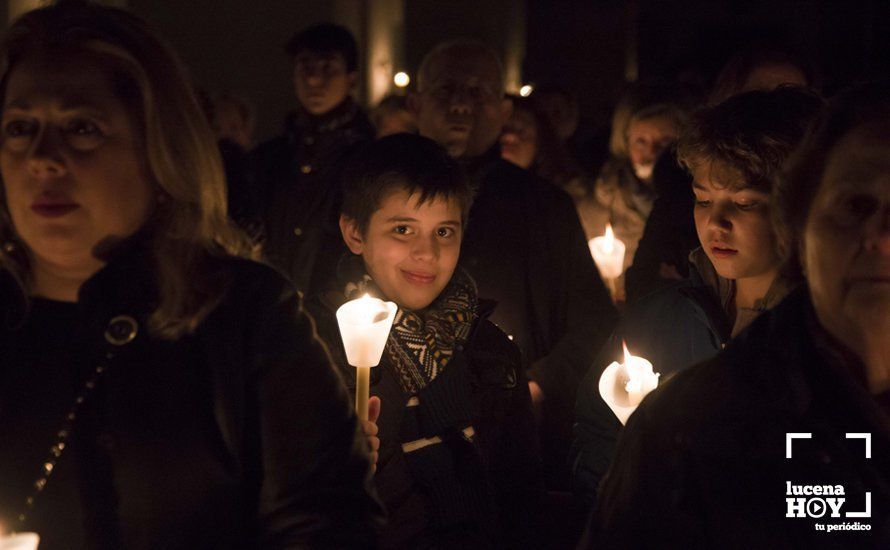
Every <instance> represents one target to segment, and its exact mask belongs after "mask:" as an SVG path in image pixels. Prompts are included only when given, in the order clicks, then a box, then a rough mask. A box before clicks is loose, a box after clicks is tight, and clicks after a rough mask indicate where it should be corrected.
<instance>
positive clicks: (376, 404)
mask: <svg viewBox="0 0 890 550" xmlns="http://www.w3.org/2000/svg"><path fill="white" fill-rule="evenodd" d="M379 416H380V398H379V397H377V396H376V395H375V396H372V397H370V398H368V419H367V420H365V421H363V422H362V431H363V432H365V437H367V438H368V448H369V450H370V453H371V471H374V472H376V471H377V452H378V450H379V449H380V438H378V437H377V418H378V417H379Z"/></svg>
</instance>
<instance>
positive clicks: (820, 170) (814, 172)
mask: <svg viewBox="0 0 890 550" xmlns="http://www.w3.org/2000/svg"><path fill="white" fill-rule="evenodd" d="M857 129H862V130H865V131H868V132H869V135H870V136H874V139H875V140H883V141H884V142H887V141H890V81H881V82H872V83H866V84H860V85H858V86H855V87H852V88H850V89H847V90H845V91H844V92H842V93H840V94H838V95H837V96H836V97H834V98H833V99H832V100H831V102H830V103H829V106H828V108H827V109H825V110H824V112H823V113H822V116H820V117H819V119H818V121H816V122H815V123H814V124H813V127H812V130H811V132H810V133H809V134H808V135H807V137H806V139H805V140H804V142H803V143H802V144H801V145H800V147H799V149H798V150H796V151H795V153H794V155H792V157H791V158H790V159H789V160H788V163H787V165H786V166H785V169H784V171H783V173H782V174H781V175H780V177H779V178H778V182H777V183H776V188H775V189H774V190H773V198H774V201H775V207H774V208H773V209H772V210H771V213H772V217H773V226H774V227H775V229H776V233H777V234H778V235H779V242H780V244H781V249H782V251H783V252H784V260H785V265H784V269H783V271H784V274H785V276H787V277H789V278H802V277H803V273H802V271H801V264H800V258H799V246H800V244H801V242H802V241H803V232H804V227H805V226H806V222H807V218H809V215H810V209H811V207H812V205H813V199H814V198H815V197H816V194H817V193H818V191H819V187H820V185H821V184H822V176H823V174H824V172H825V168H826V166H827V164H828V159H829V157H830V156H831V153H832V151H834V148H835V146H836V145H837V144H838V142H840V141H841V139H843V138H844V137H846V136H847V135H849V134H850V133H851V132H853V131H854V130H857Z"/></svg>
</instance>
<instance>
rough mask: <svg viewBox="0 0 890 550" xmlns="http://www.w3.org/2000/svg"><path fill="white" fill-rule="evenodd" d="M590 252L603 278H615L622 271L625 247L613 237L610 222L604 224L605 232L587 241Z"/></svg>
mask: <svg viewBox="0 0 890 550" xmlns="http://www.w3.org/2000/svg"><path fill="white" fill-rule="evenodd" d="M587 245H588V246H589V247H590V253H591V254H592V255H593V260H594V261H595V262H596V267H597V268H598V269H599V270H600V275H601V276H602V277H603V279H607V280H615V279H617V278H618V277H620V276H621V274H622V273H623V272H624V251H625V250H626V249H627V247H626V246H625V245H624V243H623V242H621V240H620V239H616V238H615V234H614V233H613V232H612V224H606V234H605V235H603V236H601V237H594V238H592V239H590V240H589V241H587Z"/></svg>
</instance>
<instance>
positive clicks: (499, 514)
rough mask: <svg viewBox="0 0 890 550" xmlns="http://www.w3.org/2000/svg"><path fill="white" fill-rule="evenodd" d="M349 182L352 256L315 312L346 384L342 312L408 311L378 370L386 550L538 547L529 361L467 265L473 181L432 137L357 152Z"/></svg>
mask: <svg viewBox="0 0 890 550" xmlns="http://www.w3.org/2000/svg"><path fill="white" fill-rule="evenodd" d="M343 184H344V201H343V210H342V215H341V218H340V228H341V232H342V235H343V239H344V241H345V242H346V245H347V246H348V248H349V249H350V251H351V252H352V255H350V256H348V257H345V258H344V259H343V261H341V262H340V265H339V268H338V280H337V281H332V282H331V284H330V285H328V290H326V291H324V292H322V293H319V294H317V295H315V296H310V297H309V300H308V306H309V308H310V309H311V310H312V311H313V313H314V314H315V317H316V319H317V322H318V327H319V333H320V334H321V336H322V338H323V339H324V340H325V341H326V342H327V343H328V345H329V347H330V349H331V351H332V355H333V356H334V358H335V362H336V363H337V364H338V365H339V366H340V367H341V373H342V374H343V377H344V379H345V380H346V381H347V385H350V386H352V385H354V384H355V369H354V368H352V367H350V366H349V365H348V363H347V361H346V359H345V354H344V351H343V346H342V342H341V340H340V336H339V332H338V327H337V323H336V321H335V319H334V315H335V313H334V312H335V311H336V310H337V308H338V307H339V306H340V305H341V304H343V303H344V302H345V301H346V300H349V299H353V298H358V297H359V296H361V295H363V294H365V293H368V294H370V295H371V296H374V297H378V298H382V299H384V300H391V301H393V302H395V303H396V304H397V305H398V306H399V310H398V312H397V313H396V316H395V320H394V322H393V327H392V330H391V332H390V336H389V339H388V341H387V344H386V347H385V349H384V352H383V358H382V360H381V363H380V366H378V367H376V368H373V369H372V373H371V395H372V396H375V397H377V398H379V400H380V406H379V417H378V418H377V421H376V423H371V424H366V428H365V429H366V433H368V435H369V436H370V437H371V438H373V436H374V435H375V434H376V435H377V437H379V443H380V448H379V460H378V463H377V472H376V475H375V482H376V487H377V491H378V493H379V495H380V497H381V500H383V502H384V504H385V505H386V508H387V511H388V513H389V523H388V526H387V527H386V528H385V529H384V530H383V532H382V535H381V538H380V540H379V543H380V545H381V546H383V547H420V546H423V547H426V546H435V547H438V546H444V545H449V546H455V547H461V548H476V547H491V546H495V547H502V546H504V547H522V546H526V545H529V544H534V542H533V541H534V536H535V533H536V527H537V524H538V520H537V519H536V518H537V516H538V515H539V514H538V507H539V503H540V499H541V496H542V491H543V485H542V482H541V470H540V458H539V453H538V449H537V444H536V437H535V432H534V423H533V419H532V414H531V408H530V397H529V390H528V383H527V381H526V379H525V374H524V369H523V366H522V361H521V357H520V354H519V351H518V349H517V348H516V346H515V345H514V344H513V343H512V342H511V341H510V340H509V339H508V338H507V336H506V335H505V334H504V333H503V332H501V331H500V329H498V328H497V327H496V326H495V325H494V324H492V323H491V322H489V321H488V320H487V319H486V317H487V315H488V314H490V313H491V311H492V309H493V305H492V304H491V303H487V302H486V301H485V300H482V299H479V298H478V297H477V295H476V287H475V284H474V282H473V280H472V279H471V278H470V277H469V276H468V275H467V274H466V273H465V272H463V271H462V270H460V269H458V268H457V261H458V257H459V253H460V245H461V239H462V235H463V230H464V224H465V222H466V219H467V213H468V211H469V207H470V204H471V201H472V191H471V188H470V186H469V183H468V180H467V179H466V177H465V175H464V174H463V172H462V171H461V169H460V167H459V166H458V164H457V162H456V161H455V160H453V159H451V158H450V157H449V156H448V154H447V152H446V151H445V150H444V149H442V148H441V147H440V146H439V145H437V144H436V143H435V142H433V141H432V140H429V139H427V138H423V137H419V136H415V135H409V134H398V135H394V136H389V137H386V138H383V139H381V140H378V141H377V142H374V143H373V144H371V145H369V146H368V147H367V148H366V149H365V150H364V151H363V152H361V153H360V154H359V155H358V156H357V157H356V158H355V159H354V161H353V162H352V163H351V164H350V166H349V167H348V168H347V169H346V171H345V173H344V178H343ZM371 404H372V407H373V408H375V409H377V404H376V399H373V397H372V401H371ZM376 412H377V411H376V410H375V411H373V412H372V414H371V415H370V416H371V420H374V416H375V414H374V413H376ZM378 428H379V432H376V429H378ZM372 440H373V439H372ZM374 444H376V443H374ZM374 444H372V445H374Z"/></svg>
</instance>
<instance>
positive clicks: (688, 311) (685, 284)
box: [622, 279, 695, 327]
mask: <svg viewBox="0 0 890 550" xmlns="http://www.w3.org/2000/svg"><path fill="white" fill-rule="evenodd" d="M692 286H693V285H692V283H691V282H690V281H689V280H688V279H683V280H680V281H675V282H672V283H671V284H670V285H668V286H666V287H663V288H660V289H658V290H656V291H654V292H651V293H649V294H647V295H645V296H643V297H642V298H640V299H639V300H637V301H635V302H633V303H632V304H630V305H629V306H628V307H627V309H626V310H625V311H624V314H623V315H622V325H624V326H632V327H640V326H646V327H663V326H664V325H665V324H670V323H678V322H683V321H686V320H688V319H689V318H691V317H693V316H695V304H694V302H693V300H692V299H691V298H690V297H689V296H688V294H687V292H686V291H687V290H688V289H690V288H691V287H692Z"/></svg>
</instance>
